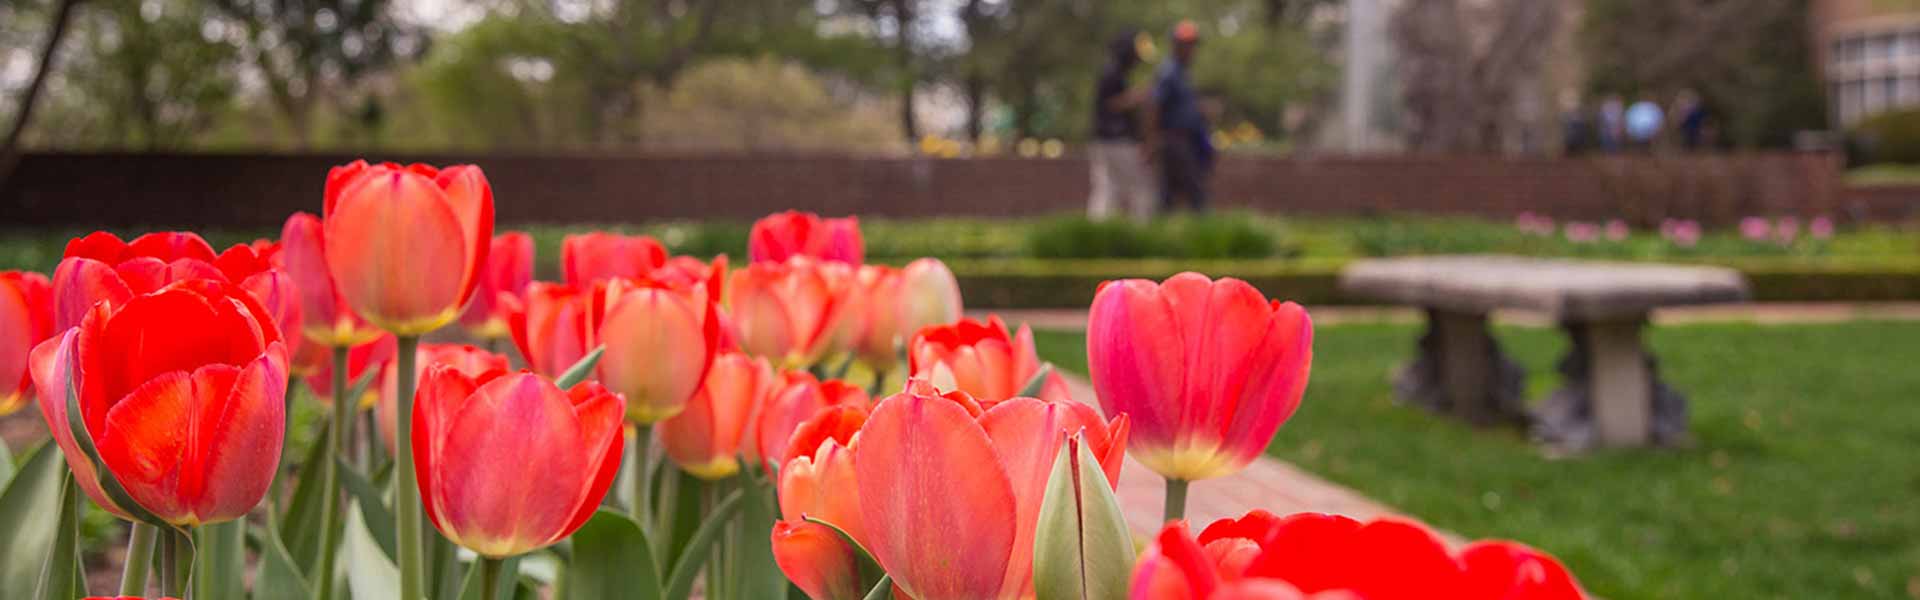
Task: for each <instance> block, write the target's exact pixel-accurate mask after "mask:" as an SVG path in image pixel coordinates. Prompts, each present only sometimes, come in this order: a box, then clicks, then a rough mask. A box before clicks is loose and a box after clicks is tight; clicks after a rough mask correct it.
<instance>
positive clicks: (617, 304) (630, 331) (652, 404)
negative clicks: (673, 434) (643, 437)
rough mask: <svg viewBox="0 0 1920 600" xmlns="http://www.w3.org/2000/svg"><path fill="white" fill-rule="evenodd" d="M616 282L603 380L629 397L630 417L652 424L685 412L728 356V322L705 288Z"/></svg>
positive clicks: (610, 297)
mask: <svg viewBox="0 0 1920 600" xmlns="http://www.w3.org/2000/svg"><path fill="white" fill-rule="evenodd" d="M629 281H630V280H619V279H616V280H613V281H612V282H611V284H610V285H608V286H606V287H607V292H606V294H605V296H604V298H605V303H606V309H605V313H604V314H605V315H606V316H605V318H604V319H594V321H595V322H597V323H598V324H599V325H598V335H599V342H600V343H601V344H604V345H605V346H606V348H607V350H606V353H605V354H604V355H603V356H602V358H601V359H600V364H599V375H600V380H601V381H602V382H605V383H606V385H607V387H608V388H611V389H613V390H614V391H617V392H620V393H621V394H622V395H625V396H626V398H627V413H628V417H629V418H632V419H633V420H634V421H636V422H638V423H641V424H644V425H651V424H653V423H658V422H660V421H661V420H662V419H666V418H668V417H671V416H674V415H676V414H679V413H680V411H681V410H682V409H684V408H686V405H687V401H688V400H691V399H692V398H693V393H694V392H695V391H697V390H699V389H700V384H701V383H702V382H704V381H705V380H706V377H707V369H708V368H709V367H710V366H712V364H713V356H714V354H715V353H718V352H719V351H720V343H721V336H720V317H719V314H718V307H717V305H716V304H715V303H714V299H713V298H711V297H710V296H708V294H707V287H706V284H705V283H696V284H694V285H691V286H675V285H670V284H667V283H662V282H658V281H654V280H650V279H641V280H631V283H628V282H629Z"/></svg>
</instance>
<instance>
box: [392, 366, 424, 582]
mask: <svg viewBox="0 0 1920 600" xmlns="http://www.w3.org/2000/svg"><path fill="white" fill-rule="evenodd" d="M419 348H420V337H419V336H411V335H408V336H400V339H399V348H398V351H399V356H397V357H395V358H397V361H396V362H397V364H395V365H394V368H395V369H396V370H397V371H398V372H397V373H396V374H397V375H399V379H400V385H399V389H398V390H397V391H396V392H395V394H394V395H395V396H396V397H395V398H394V401H395V403H396V405H395V408H396V410H397V411H398V412H399V415H398V416H399V419H398V423H399V427H397V428H396V429H395V435H394V436H393V438H394V440H393V441H394V444H393V445H394V452H393V456H394V458H393V459H394V462H395V464H394V465H393V492H394V500H393V512H394V520H395V521H396V522H397V523H398V527H397V528H396V529H397V531H395V532H394V533H395V535H396V536H397V537H398V539H397V540H395V542H397V545H398V547H399V554H400V565H399V566H400V598H401V600H421V598H424V597H425V596H423V595H422V594H421V590H422V588H421V581H422V579H421V578H422V577H424V576H425V575H426V572H425V571H423V570H421V563H420V542H421V539H422V538H421V531H420V518H421V514H420V510H421V505H420V485H419V483H418V482H417V481H416V480H415V478H414V474H413V435H412V432H413V389H414V386H415V385H416V383H417V382H415V381H414V380H415V374H414V372H413V369H414V366H413V364H414V361H415V360H416V359H417V358H418V357H416V356H415V353H416V352H417V351H418V350H419Z"/></svg>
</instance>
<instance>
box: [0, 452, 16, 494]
mask: <svg viewBox="0 0 1920 600" xmlns="http://www.w3.org/2000/svg"><path fill="white" fill-rule="evenodd" d="M13 473H14V465H13V450H12V449H9V448H7V444H6V443H5V442H0V490H4V489H7V483H8V482H11V481H13Z"/></svg>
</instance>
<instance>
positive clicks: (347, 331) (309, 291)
mask: <svg viewBox="0 0 1920 600" xmlns="http://www.w3.org/2000/svg"><path fill="white" fill-rule="evenodd" d="M325 240H326V230H325V228H324V227H323V226H322V225H321V223H320V219H319V218H318V217H315V216H313V215H311V214H308V213H294V214H293V216H290V217H287V224H286V226H284V227H282V228H281V229H280V264H281V266H282V267H283V268H285V269H286V272H287V276H288V277H291V278H293V287H294V290H295V291H296V292H298V293H299V294H300V316H301V326H302V329H303V331H304V332H305V334H306V335H305V337H306V339H307V340H308V341H312V342H314V343H316V344H319V345H320V346H325V347H327V348H337V347H340V346H349V347H351V346H359V345H361V344H365V343H367V342H371V341H373V340H374V339H376V338H379V337H380V334H381V333H383V332H381V331H380V328H378V327H374V326H373V325H371V324H368V323H367V322H366V321H365V320H363V319H361V318H360V315H357V314H354V312H353V308H352V307H350V306H348V305H347V299H346V298H343V297H341V296H340V287H339V286H338V285H336V284H335V283H334V281H333V274H332V273H331V272H330V271H328V269H327V255H326V241H325ZM319 352H320V353H321V354H325V353H326V351H325V350H324V349H321V350H320V351H319Z"/></svg>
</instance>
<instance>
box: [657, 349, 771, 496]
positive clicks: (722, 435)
mask: <svg viewBox="0 0 1920 600" xmlns="http://www.w3.org/2000/svg"><path fill="white" fill-rule="evenodd" d="M772 387H773V367H771V366H769V365H768V364H767V360H766V359H764V358H753V357H750V356H747V355H745V354H742V353H739V352H727V353H723V354H720V355H718V356H715V357H714V359H713V367H712V369H711V370H709V371H707V377H706V382H705V383H704V384H702V385H701V387H700V390H699V391H697V392H694V394H693V399H692V400H689V401H688V402H687V407H686V409H685V410H682V411H680V414H678V415H674V416H673V417H672V418H669V419H667V420H665V421H661V422H660V443H661V445H662V446H664V447H665V448H666V449H667V457H668V458H671V459H673V462H674V463H675V464H678V465H680V468H681V469H684V470H686V471H687V472H688V473H691V474H693V475H694V476H696V477H699V478H701V479H709V480H712V479H720V478H723V477H729V476H732V475H733V474H735V473H738V472H739V471H740V453H741V448H742V446H743V445H744V444H743V443H742V441H743V440H751V438H749V437H747V435H748V433H749V431H748V430H749V426H750V425H752V423H753V421H754V417H756V416H759V415H758V414H757V413H758V412H759V409H760V405H761V404H762V403H763V402H764V399H765V398H766V395H767V391H768V390H770V389H772Z"/></svg>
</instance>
